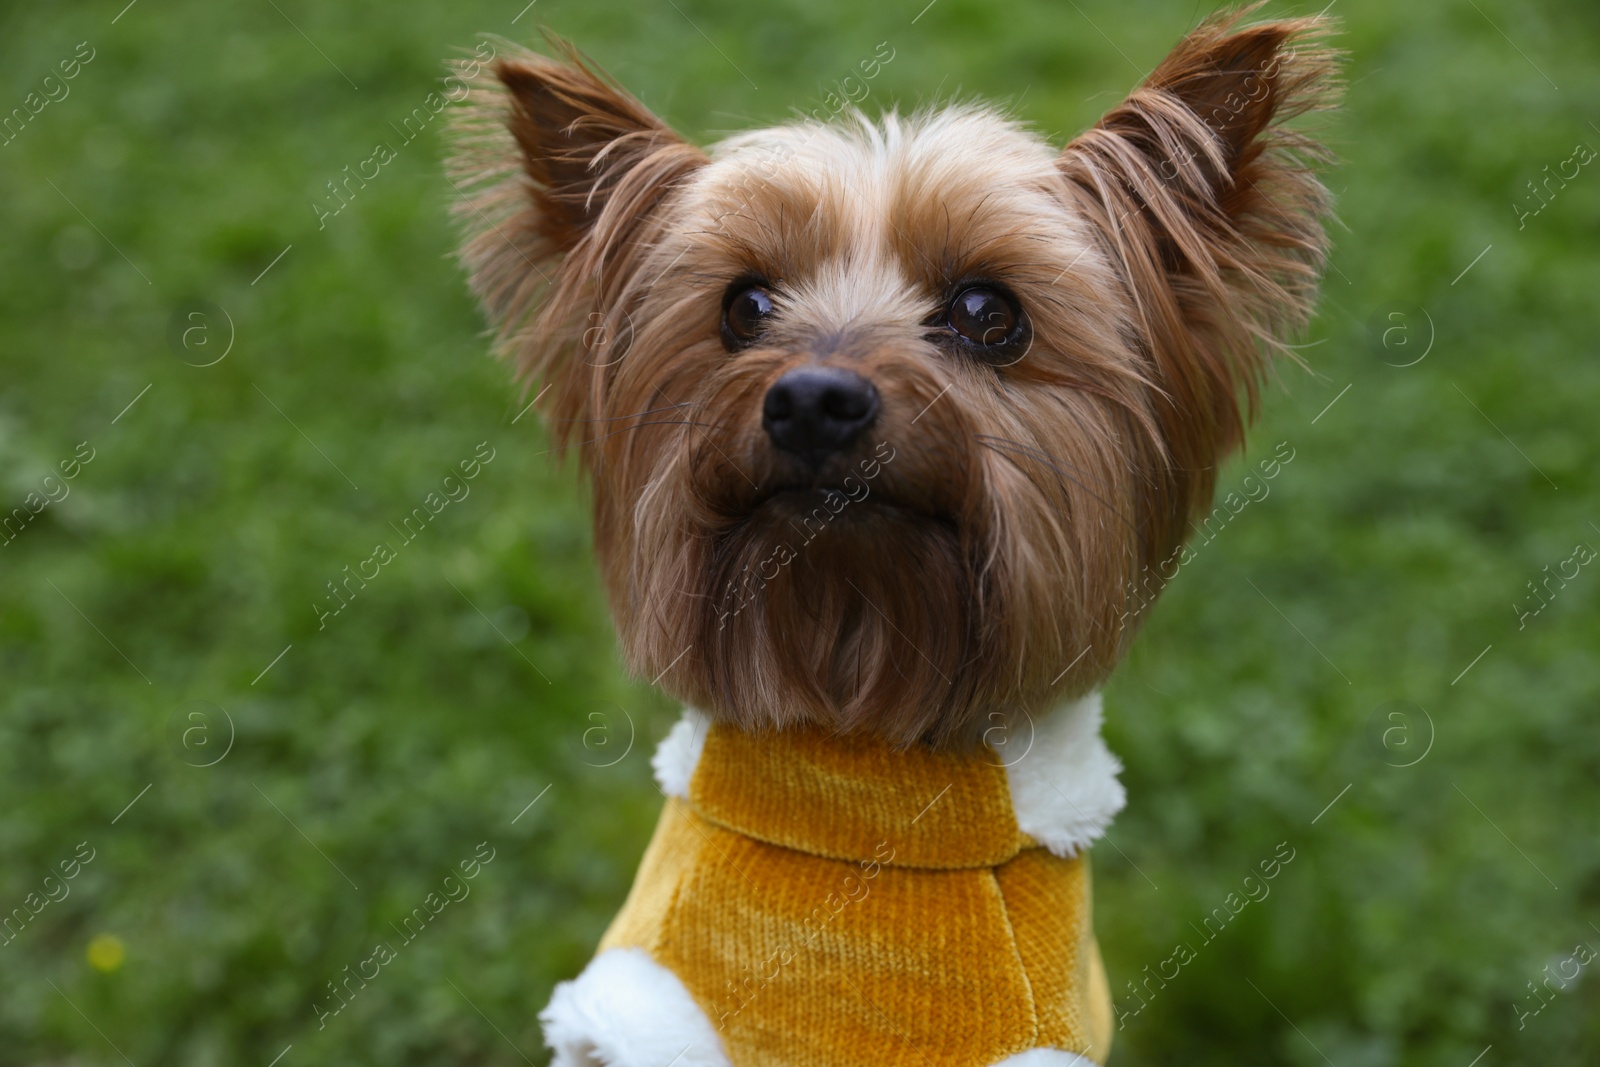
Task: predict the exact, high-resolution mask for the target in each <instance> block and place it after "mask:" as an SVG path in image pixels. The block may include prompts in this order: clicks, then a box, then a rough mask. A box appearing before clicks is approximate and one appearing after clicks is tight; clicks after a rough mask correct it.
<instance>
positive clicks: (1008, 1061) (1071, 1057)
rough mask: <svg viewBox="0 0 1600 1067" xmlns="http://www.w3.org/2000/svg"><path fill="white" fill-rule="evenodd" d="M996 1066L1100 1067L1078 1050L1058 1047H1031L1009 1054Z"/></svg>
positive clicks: (995, 1066)
mask: <svg viewBox="0 0 1600 1067" xmlns="http://www.w3.org/2000/svg"><path fill="white" fill-rule="evenodd" d="M994 1067H1098V1065H1097V1064H1096V1063H1095V1062H1094V1061H1093V1060H1090V1059H1085V1058H1084V1057H1082V1056H1080V1055H1078V1054H1077V1053H1076V1052H1062V1051H1061V1050H1060V1049H1056V1048H1030V1049H1029V1050H1028V1051H1026V1052H1019V1053H1017V1054H1016V1055H1015V1056H1007V1057H1006V1058H1005V1059H1003V1060H1001V1061H1000V1062H999V1063H997V1064H995V1065H994Z"/></svg>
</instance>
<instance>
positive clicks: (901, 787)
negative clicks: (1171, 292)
mask: <svg viewBox="0 0 1600 1067" xmlns="http://www.w3.org/2000/svg"><path fill="white" fill-rule="evenodd" d="M1100 720H1101V708H1100V698H1099V695H1098V694H1091V695H1090V696H1088V697H1085V698H1083V699H1081V700H1078V701H1074V702H1072V703H1070V704H1066V705H1063V706H1062V707H1060V708H1058V709H1056V711H1054V712H1053V713H1052V714H1051V715H1049V716H1048V717H1046V718H1044V719H1042V720H1038V721H1035V720H1032V719H1028V720H1026V721H1025V722H1023V723H1019V724H1012V727H1011V728H1010V729H1008V730H1007V732H1006V736H1005V739H1004V743H1003V744H993V745H991V744H980V745H977V746H975V747H973V748H970V749H967V750H965V751H961V752H946V751H933V750H930V749H926V748H920V747H914V748H910V749H896V748H894V747H893V746H891V745H889V744H888V743H887V742H884V741H882V740H879V739H876V738H872V737H870V736H863V735H849V736H837V735H829V734H828V733H826V732H824V731H822V730H818V729H816V728H801V729H794V730H787V731H768V732H764V733H745V732H743V731H740V730H737V729H735V728H734V727H732V726H729V725H727V724H723V723H712V722H711V721H710V720H709V719H707V718H706V717H705V716H704V715H702V714H700V713H699V712H696V711H692V710H691V711H688V712H686V713H685V715H684V718H683V719H682V720H681V721H679V723H678V724H677V725H676V726H674V727H673V729H672V731H671V732H670V733H669V734H668V735H667V737H666V738H665V739H664V740H663V741H662V743H661V746H660V748H659V749H658V750H657V752H656V755H655V758H654V759H653V760H652V765H653V766H654V768H655V772H656V779H657V782H658V783H659V784H660V786H661V789H662V791H663V792H664V793H666V794H667V795H668V796H669V797H672V798H677V799H681V800H684V801H687V802H689V803H690V804H691V805H693V806H694V808H695V810H696V811H698V812H699V813H700V814H701V815H702V816H703V817H705V818H707V819H708V820H710V821H712V822H714V823H717V824H719V825H722V826H724V827H726V828H727V829H730V830H734V831H737V832H739V833H742V834H745V835H746V836H749V837H753V838H756V839H758V840H763V841H767V842H769V843H771V844H777V845H782V846H784V847H787V848H795V849H799V850H801V851H804V852H808V853H811V854H813V855H820V856H827V857H831V858H835V859H845V860H855V861H869V860H873V859H874V858H876V859H877V860H879V861H881V860H882V859H883V851H884V849H885V848H887V849H889V850H891V851H892V853H893V855H894V862H895V863H897V864H900V865H903V866H913V867H939V868H961V867H988V866H995V865H997V864H998V863H1002V862H1004V861H1005V860H1006V859H1008V858H1009V857H1010V856H1012V855H1015V854H1016V852H1017V851H1018V850H1020V849H1022V848H1025V847H1028V846H1029V845H1031V844H1040V845H1043V846H1045V847H1047V848H1049V849H1050V850H1051V851H1052V852H1055V853H1057V854H1058V855H1063V856H1071V855H1075V854H1077V852H1078V851H1080V850H1081V849H1083V848H1084V847H1085V846H1087V845H1088V844H1090V843H1091V842H1092V841H1094V840H1095V839H1097V838H1099V837H1100V836H1101V835H1102V834H1104V832H1105V830H1106V828H1107V827H1108V826H1109V825H1110V823H1111V820H1112V818H1113V817H1114V816H1115V815H1116V813H1117V812H1118V811H1120V810H1121V809H1122V805H1123V802H1124V793H1123V790H1122V786H1121V783H1119V782H1118V781H1117V774H1118V772H1120V770H1121V769H1122V768H1121V764H1120V763H1118V761H1117V759H1116V757H1114V756H1113V755H1112V754H1111V753H1110V751H1109V750H1107V749H1106V746H1105V743H1104V742H1103V741H1102V740H1101V738H1100ZM990 740H991V741H993V740H995V739H994V738H991V739H990Z"/></svg>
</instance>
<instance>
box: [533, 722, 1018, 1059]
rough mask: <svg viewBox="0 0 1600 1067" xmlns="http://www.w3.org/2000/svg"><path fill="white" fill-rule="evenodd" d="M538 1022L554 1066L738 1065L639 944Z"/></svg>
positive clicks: (594, 964) (593, 964)
mask: <svg viewBox="0 0 1600 1067" xmlns="http://www.w3.org/2000/svg"><path fill="white" fill-rule="evenodd" d="M680 725H681V724H680ZM539 1021H540V1022H541V1023H543V1024H544V1043H545V1045H546V1046H548V1047H549V1048H550V1049H552V1050H553V1051H554V1052H555V1056H554V1058H553V1059H552V1060H551V1061H550V1067H668V1065H669V1064H670V1065H671V1067H732V1064H731V1063H730V1062H729V1060H728V1056H727V1053H725V1052H724V1051H723V1050H722V1042H721V1041H720V1040H718V1039H717V1033H716V1031H715V1030H714V1029H712V1026H711V1020H710V1019H708V1018H706V1014H705V1012H703V1011H701V1010H700V1006H699V1005H698V1004H696V1003H695V1002H694V998H693V997H691V996H690V995H689V991H688V990H687V989H685V988H684V985H683V983H682V982H680V981H679V980H678V976H677V975H675V974H673V973H672V972H671V971H669V970H667V969H666V968H665V967H663V966H661V964H659V963H657V962H656V961H655V960H653V959H651V958H650V954H649V953H647V952H645V951H644V950H643V949H639V948H612V949H607V950H606V951H604V952H602V953H600V955H598V956H596V957H595V958H594V959H592V960H590V961H589V966H587V967H585V968H584V969H583V973H582V974H580V975H578V977H576V978H574V979H573V980H572V981H570V982H562V983H560V984H559V985H557V986H556V989H555V993H554V994H553V995H552V996H551V997H550V1003H549V1005H548V1006H547V1007H546V1008H545V1009H544V1011H542V1012H540V1013H539ZM1007 1062H1010V1061H1007ZM1039 1067H1043V1064H1040V1065H1039Z"/></svg>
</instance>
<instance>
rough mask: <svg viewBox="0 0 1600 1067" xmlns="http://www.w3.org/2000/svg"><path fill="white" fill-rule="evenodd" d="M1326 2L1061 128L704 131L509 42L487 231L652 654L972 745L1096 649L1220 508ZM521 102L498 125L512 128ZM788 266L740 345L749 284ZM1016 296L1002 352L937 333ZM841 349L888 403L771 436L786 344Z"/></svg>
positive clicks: (514, 334) (845, 724) (1270, 349)
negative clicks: (814, 449)
mask: <svg viewBox="0 0 1600 1067" xmlns="http://www.w3.org/2000/svg"><path fill="white" fill-rule="evenodd" d="M1326 28H1327V27H1326V24H1325V22H1324V21H1323V20H1320V19H1302V20H1295V21H1289V22H1274V23H1266V24H1260V25H1254V26H1245V27H1242V28H1241V25H1240V21H1239V16H1238V15H1237V14H1235V15H1228V16H1222V17H1218V18H1213V19H1212V20H1209V21H1208V22H1206V23H1204V24H1202V25H1201V26H1200V27H1199V28H1198V29H1196V30H1195V31H1194V32H1193V33H1192V34H1190V36H1189V37H1188V38H1186V39H1185V40H1184V42H1183V43H1182V44H1180V45H1179V47H1178V48H1177V49H1176V50H1175V51H1174V52H1173V54H1172V55H1171V56H1169V57H1168V59H1167V60H1166V61H1165V62H1164V63H1163V64H1162V65H1161V66H1160V67H1158V68H1157V69H1156V71H1155V72H1154V73H1152V74H1151V76H1150V77H1149V78H1148V79H1147V80H1146V81H1145V83H1144V84H1143V85H1141V86H1140V87H1139V88H1138V89H1137V90H1136V91H1135V92H1134V93H1133V95H1132V96H1130V97H1129V98H1128V100H1127V101H1125V102H1124V103H1123V104H1122V105H1120V106H1119V107H1117V108H1116V109H1115V110H1113V111H1112V112H1111V113H1110V114H1108V115H1107V116H1106V117H1105V118H1104V119H1103V120H1102V121H1101V122H1100V123H1099V124H1098V125H1097V126H1096V127H1095V128H1094V129H1092V130H1090V131H1088V132H1087V133H1085V134H1083V135H1081V136H1080V137H1079V138H1077V139H1076V140H1074V141H1073V142H1072V143H1071V144H1069V145H1068V146H1067V147H1066V149H1065V150H1063V151H1061V152H1057V151H1055V150H1054V149H1052V148H1050V147H1049V146H1048V145H1047V143H1046V142H1045V141H1044V140H1043V139H1041V138H1039V137H1037V136H1035V135H1033V134H1031V133H1029V132H1027V131H1025V130H1023V129H1022V128H1020V127H1019V126H1017V125H1016V124H1015V123H1012V122H1010V121H1007V120H1006V119H1004V118H1002V117H1001V116H999V115H997V114H996V113H995V112H993V111H991V110H988V109H984V108H979V107H952V108H947V109H943V110H939V111H931V112H927V113H922V114H919V115H917V116H915V117H913V118H911V119H900V118H897V117H896V116H894V115H889V116H886V117H885V118H883V119H882V120H880V121H878V122H871V121H869V120H867V119H865V118H863V117H860V116H856V117H852V118H850V119H849V120H848V121H845V122H842V123H839V124H834V125H818V124H797V125H792V126H783V127H778V128H774V129H768V130H762V131H757V132H753V133H750V134H745V135H741V136H737V137H734V138H732V139H731V140H729V141H726V142H724V143H722V144H721V145H719V146H717V147H716V148H715V149H714V150H713V151H712V153H711V154H710V155H709V156H707V155H706V154H704V153H702V152H701V151H700V150H698V149H696V148H694V147H693V146H691V145H689V144H688V143H686V142H684V141H683V140H681V139H680V138H679V137H677V135H675V134H674V133H672V132H671V131H670V130H669V129H667V128H666V127H665V126H663V125H662V124H661V123H660V122H659V121H658V120H656V119H655V118H654V117H653V116H651V115H650V114H649V112H648V111H646V110H645V109H644V107H643V106H642V105H641V104H639V103H638V102H637V101H635V100H633V99H632V98H631V97H629V96H627V95H626V94H625V93H624V92H623V91H622V90H620V89H619V88H617V87H615V86H614V85H612V84H610V83H609V82H607V81H606V80H605V79H604V78H603V77H601V76H600V75H598V74H596V73H595V72H593V70H592V69H591V68H589V67H588V66H586V65H585V64H584V63H583V62H582V61H581V59H579V57H577V55H576V54H575V53H573V52H572V51H571V50H570V49H566V48H565V46H561V45H559V42H558V47H562V48H563V49H564V50H565V52H566V58H567V60H568V62H567V63H558V62H555V61H552V60H549V59H546V58H543V57H539V56H535V55H533V54H531V53H516V54H513V55H511V56H509V57H507V56H503V57H502V58H501V59H500V60H499V61H498V64H497V66H496V69H495V72H494V73H495V77H494V78H485V79H483V80H482V81H481V82H480V83H479V84H478V85H477V86H476V87H475V89H474V93H473V95H472V97H471V99H470V101H469V104H468V106H467V107H466V108H465V109H464V111H463V115H462V117H461V119H460V120H459V122H458V130H459V132H460V135H461V136H460V143H461V146H462V149H461V152H460V154H459V155H458V157H457V161H456V175H457V181H458V184H459V185H460V186H461V187H462V188H464V189H466V190H467V197H466V202H465V203H464V204H463V206H462V209H461V214H462V217H463V219H464V220H465V221H466V223H467V225H468V227H469V230H470V239H469V242H468V244H467V245H466V247H465V250H464V253H463V257H464V260H465V262H466V264H467V267H468V269H469V270H470V272H471V274H472V280H473V284H474V287H475V289H476V290H477V292H478V293H479V295H480V296H481V297H482V298H483V300H484V302H485V305H486V306H487V308H488V309H489V312H490V315H491V317H492V319H493V321H494V322H495V323H496V324H497V325H498V327H499V329H500V347H501V349H502V350H503V351H504V352H505V353H506V354H508V355H509V356H511V357H513V358H514V359H515V360H516V361H517V363H518V366H519V368H520V370H521V371H522V373H523V374H524V375H526V376H527V377H528V378H529V379H530V380H537V381H540V382H542V383H543V385H544V387H545V388H547V389H548V392H547V394H546V396H547V400H546V401H545V409H544V410H545V412H546V414H547V417H548V418H549V421H550V426H551V430H552V433H553V436H554V437H555V439H556V440H557V442H558V443H572V442H575V443H576V444H577V445H578V449H579V452H580V456H581V459H582V462H583V464H584V466H585V468H586V469H587V471H588V472H589V474H590V476H591V478H592V482H593V487H594V513H595V531H596V546H597V550H598V553H599V557H600V563H601V566H602V570H603V573H604V576H605V580H606V584H607V588H608V592H609V595H610V599H611V603H612V609H613V615H614V618H615V620H616V624H617V629H618V632H619V635H620V637H621V640H622V646H623V649H624V651H625V654H626V656H627V659H628V662H629V663H630V665H631V666H632V667H633V669H634V670H636V671H637V672H638V673H639V674H641V675H643V676H644V677H647V678H659V680H660V682H661V684H663V685H664V686H666V687H667V688H668V689H669V690H671V691H672V692H674V693H675V694H676V695H678V696H679V697H681V698H683V699H684V700H686V701H689V702H691V703H693V704H695V705H697V706H699V707H701V708H703V709H705V710H707V711H709V712H711V713H712V714H713V715H716V716H719V717H722V718H725V719H728V720H731V721H733V722H736V723H738V724H739V725H741V726H742V727H745V728H748V729H758V728H762V727H766V726H782V725H786V724H790V723H794V722H799V721H810V722H817V723H821V724H824V725H825V726H827V727H829V728H833V729H837V730H840V731H850V730H858V729H869V730H873V731H876V732H878V733H881V734H882V735H884V736H886V737H888V738H890V739H892V740H893V741H895V742H897V743H907V744H908V743H913V742H917V741H924V742H929V743H962V742H965V741H970V740H972V739H973V738H975V737H976V735H977V732H978V730H979V729H980V728H981V727H982V726H983V724H984V723H985V722H986V721H987V719H988V717H989V716H990V715H991V714H992V713H996V712H999V713H1003V714H1010V713H1015V712H1017V711H1018V710H1031V709H1034V708H1037V707H1040V706H1041V705H1042V704H1044V703H1045V702H1047V701H1050V700H1054V699H1058V698H1061V697H1065V696H1071V695H1074V694H1076V693H1079V692H1082V691H1084V690H1086V689H1088V688H1090V687H1091V686H1093V685H1095V684H1097V683H1098V682H1100V681H1101V680H1103V679H1104V677H1105V676H1106V674H1107V673H1108V672H1109V671H1110V670H1111V668H1112V666H1113V665H1114V664H1115V662H1116V661H1117V659H1118V658H1119V656H1120V655H1121V653H1122V652H1123V650H1124V649H1125V648H1126V646H1127V643H1128V641H1129V640H1130V638H1131V636H1132V633H1133V631H1134V629H1135V628H1136V625H1137V622H1138V620H1139V617H1140V610H1138V609H1140V608H1142V606H1143V605H1144V604H1145V603H1146V601H1147V598H1148V596H1149V595H1150V593H1151V592H1152V591H1153V590H1154V589H1155V588H1158V587H1159V584H1160V582H1161V580H1162V579H1163V578H1164V577H1165V576H1166V575H1168V574H1169V573H1170V569H1169V568H1168V567H1167V566H1166V564H1168V562H1169V561H1170V560H1171V559H1172V557H1173V556H1174V554H1175V553H1176V552H1177V551H1178V550H1179V548H1180V547H1181V545H1182V542H1183V537H1184V530H1185V528H1186V526H1187V523H1188V521H1189V518H1190V517H1191V516H1192V515H1194V514H1195V513H1197V512H1198V511H1200V510H1203V509H1204V508H1206V507H1209V504H1210V499H1211V494H1212V488H1213V483H1214V478H1215V469H1216V466H1217V464H1218V462H1219V461H1220V460H1221V459H1222V458H1223V457H1225V456H1226V454H1227V453H1228V452H1229V451H1231V450H1232V449H1233V448H1234V447H1236V446H1237V444H1238V443H1239V440H1240V437H1241V435H1242V432H1243V427H1244V424H1245V423H1246V422H1247V421H1248V418H1249V415H1250V412H1251V410H1252V408H1253V406H1254V401H1255V394H1256V389H1257V384H1258V381H1259V378H1260V375H1261V372H1262V370H1263V368H1264V366H1265V363H1266V361H1267V359H1268V357H1269V356H1271V355H1272V354H1273V353H1274V352H1282V351H1283V344H1284V338H1285V337H1286V336H1287V335H1288V334H1289V333H1290V332H1292V331H1293V330H1294V329H1296V328H1298V327H1299V326H1300V325H1302V324H1303V323H1304V321H1305V320H1306V318H1307V317H1308V316H1309V313H1310V308H1311V304H1312V300H1313V297H1314V290H1315V280H1316V272H1317V269H1318V267H1319V266H1320V264H1321V261H1322V258H1323V256H1324V252H1325V241H1324V237H1323V231H1322V226H1321V220H1322V218H1323V217H1324V216H1325V215H1326V214H1327V211H1328V205H1327V200H1326V195H1325V193H1324V191H1323V188H1322V186H1321V185H1320V184H1319V183H1318V182H1317V180H1316V178H1315V177H1314V176H1313V174H1312V172H1311V170H1310V167H1311V165H1312V164H1314V163H1317V162H1320V161H1321V160H1322V151H1321V149H1320V148H1319V147H1318V146H1316V145H1315V144H1314V143H1313V142H1311V141H1310V140H1308V139H1307V138H1306V136H1305V135H1304V134H1303V133H1299V132H1296V131H1293V130H1290V129H1288V128H1286V127H1285V126H1283V125H1282V123H1283V121H1284V120H1285V119H1288V118H1291V117H1293V116H1295V115H1298V114H1300V113H1303V112H1305V111H1309V110H1313V109H1318V108H1322V107H1325V106H1328V105H1329V104H1330V103H1331V100H1332V98H1333V96H1334V93H1335V87H1334V85H1333V81H1332V68H1333V55H1332V53H1330V52H1328V51H1327V50H1325V49H1323V48H1321V47H1319V46H1318V45H1317V44H1316V41H1317V38H1318V36H1319V35H1320V34H1321V33H1323V32H1324V31H1325V29H1326ZM508 131H509V135H508ZM757 277H759V278H761V279H764V280H765V281H766V282H767V283H769V285H770V288H771V290H772V292H773V293H774V300H775V303H776V312H775V314H774V315H773V317H772V318H771V319H770V320H769V322H768V323H767V325H766V328H765V329H764V331H763V332H762V333H761V335H760V336H759V337H758V338H757V339H756V341H755V342H754V343H753V344H752V345H751V346H750V347H748V348H745V349H742V350H740V351H736V352H731V353H730V352H729V351H728V350H727V348H726V347H725V346H724V344H723V342H722V340H721V334H720V322H721V316H722V311H723V298H724V294H725V293H726V292H727V291H728V289H729V286H730V285H731V284H733V283H735V282H737V281H738V280H739V279H741V278H757ZM976 280H981V281H983V282H985V283H988V284H991V285H999V286H1003V287H1004V288H1005V289H1007V290H1008V291H1009V292H1010V293H1012V294H1014V295H1015V297H1016V299H1017V302H1018V304H1019V305H1020V306H1021V308H1022V309H1023V314H1024V315H1025V316H1026V319H1027V323H1028V329H1029V331H1030V337H1029V339H1028V342H1027V344H1026V346H1025V349H1024V350H1023V351H1020V352H1014V353H1011V354H1010V355H1009V356H1008V357H1007V359H1006V360H1005V361H1004V362H1003V363H1002V364H996V363H993V362H990V361H987V360H984V359H981V358H976V357H975V356H974V355H973V354H971V353H969V352H967V351H965V350H960V349H959V346H957V347H954V348H953V347H952V346H950V345H947V344H941V343H938V342H937V340H936V339H935V337H936V333H935V331H934V330H933V329H932V328H931V327H930V326H929V325H928V324H929V322H930V317H931V316H935V315H937V313H938V312H939V311H940V310H941V308H942V307H943V306H944V303H945V302H946V300H947V299H948V298H949V294H950V293H951V292H952V287H958V283H963V282H966V283H971V282H972V281H976ZM816 363H820V364H824V365H831V366H840V367H847V368H850V369H851V370H853V371H855V372H857V373H859V374H861V375H862V376H864V377H866V378H867V379H868V380H870V381H871V382H872V383H873V384H874V386H875V387H876V389H877V391H878V394H879V396H880V397H881V402H882V403H881V412H880V414H879V415H878V417H877V419H876V421H875V422H874V423H873V424H872V426H871V427H870V428H869V429H868V430H867V432H865V433H864V434H862V435H861V436H860V437H859V438H858V439H857V440H856V441H854V442H853V443H852V444H851V445H849V446H848V447H847V448H845V449H844V450H843V451H841V452H839V453H837V454H835V455H833V456H831V457H830V458H828V459H827V460H826V462H824V463H823V464H822V465H821V466H820V467H818V468H816V469H813V468H811V467H809V466H807V465H805V464H804V463H802V462H801V461H799V460H797V459H795V458H793V457H791V456H789V455H787V454H786V453H784V452H782V451H780V450H779V449H777V448H775V447H774V446H773V444H772V443H771V441H769V439H768V436H767V434H766V432H765V431H764V430H763V427H762V414H761V413H762V398H763V396H764V395H765V393H766V391H767V389H768V388H769V387H770V386H771V385H772V383H773V382H774V381H776V380H777V378H778V377H779V376H780V375H781V374H782V373H783V372H785V371H787V370H790V369H793V368H795V367H797V366H802V365H806V364H816Z"/></svg>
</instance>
